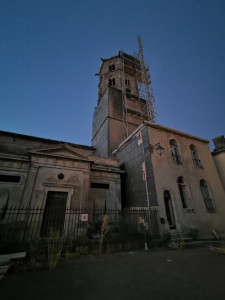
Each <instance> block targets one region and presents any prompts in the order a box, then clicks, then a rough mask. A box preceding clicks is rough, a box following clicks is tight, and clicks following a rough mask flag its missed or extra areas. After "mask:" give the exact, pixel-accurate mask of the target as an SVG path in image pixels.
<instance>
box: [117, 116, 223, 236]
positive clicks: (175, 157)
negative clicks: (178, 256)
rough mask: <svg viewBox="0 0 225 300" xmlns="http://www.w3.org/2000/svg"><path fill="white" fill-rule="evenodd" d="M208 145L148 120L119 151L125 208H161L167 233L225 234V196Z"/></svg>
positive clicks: (161, 225)
mask: <svg viewBox="0 0 225 300" xmlns="http://www.w3.org/2000/svg"><path fill="white" fill-rule="evenodd" d="M208 143H209V141H208V140H204V139H201V138H198V137H195V136H192V135H189V134H186V133H183V132H180V131H178V130H174V129H171V128H167V127H164V126H161V125H158V124H157V125H156V124H151V123H149V122H147V121H145V122H144V123H143V124H141V125H140V126H139V127H138V128H137V129H136V130H135V131H134V132H133V133H132V134H131V135H130V136H129V137H128V138H127V139H126V140H125V141H124V142H122V143H121V144H120V145H119V147H118V148H117V149H116V150H115V151H114V152H113V153H114V155H115V158H116V159H117V160H118V161H119V162H120V166H121V168H123V169H124V170H125V175H124V178H123V187H122V189H123V191H124V192H123V195H124V198H123V201H124V204H125V205H126V206H128V207H137V208H139V207H149V208H150V210H157V211H158V228H157V229H156V230H158V231H159V232H160V233H161V234H162V233H163V232H165V231H168V230H169V231H170V232H171V233H174V234H178V233H182V234H187V233H188V232H189V231H190V230H192V229H198V230H199V233H200V235H201V237H209V236H212V231H213V230H214V231H216V232H217V233H218V234H219V235H223V233H224V232H225V223H224V216H225V194H224V190H223V186H222V184H221V181H220V178H219V175H218V172H217V170H216V167H215V164H214V161H213V158H212V155H211V153H210V150H209V147H208ZM156 233H157V232H156Z"/></svg>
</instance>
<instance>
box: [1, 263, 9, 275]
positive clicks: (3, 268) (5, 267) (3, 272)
mask: <svg viewBox="0 0 225 300" xmlns="http://www.w3.org/2000/svg"><path fill="white" fill-rule="evenodd" d="M8 268H9V265H6V266H0V276H1V275H4V274H5V273H6V272H7V271H8Z"/></svg>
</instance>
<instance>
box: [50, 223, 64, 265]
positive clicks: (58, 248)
mask: <svg viewBox="0 0 225 300" xmlns="http://www.w3.org/2000/svg"><path fill="white" fill-rule="evenodd" d="M62 248H63V239H62V238H61V237H60V234H59V231H54V230H53V228H50V230H49V236H48V265H49V269H50V270H52V269H54V268H55V267H56V265H57V263H58V262H59V259H60V256H61V253H62Z"/></svg>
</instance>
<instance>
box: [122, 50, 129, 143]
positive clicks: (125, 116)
mask: <svg viewBox="0 0 225 300" xmlns="http://www.w3.org/2000/svg"><path fill="white" fill-rule="evenodd" d="M120 59H121V68H120V79H121V91H122V102H123V123H124V129H125V138H126V137H128V123H127V106H126V97H127V96H126V87H125V72H124V57H123V51H120Z"/></svg>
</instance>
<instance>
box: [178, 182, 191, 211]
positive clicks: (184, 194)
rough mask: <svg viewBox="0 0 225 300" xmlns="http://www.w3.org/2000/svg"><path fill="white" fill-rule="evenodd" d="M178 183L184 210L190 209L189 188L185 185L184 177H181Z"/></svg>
mask: <svg viewBox="0 0 225 300" xmlns="http://www.w3.org/2000/svg"><path fill="white" fill-rule="evenodd" d="M177 182H178V188H179V191H180V198H181V202H182V205H183V208H187V207H188V195H187V187H186V185H185V183H184V179H183V177H179V178H178V180H177Z"/></svg>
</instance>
